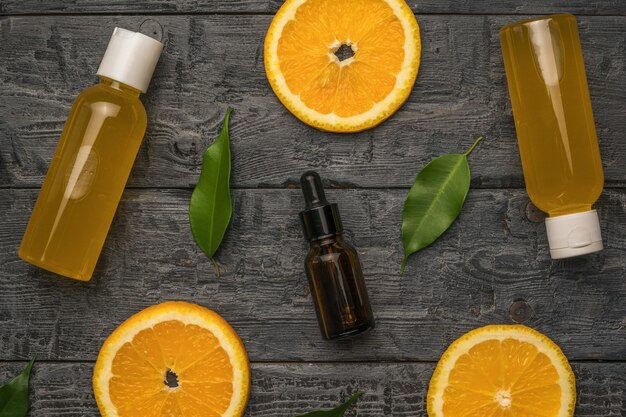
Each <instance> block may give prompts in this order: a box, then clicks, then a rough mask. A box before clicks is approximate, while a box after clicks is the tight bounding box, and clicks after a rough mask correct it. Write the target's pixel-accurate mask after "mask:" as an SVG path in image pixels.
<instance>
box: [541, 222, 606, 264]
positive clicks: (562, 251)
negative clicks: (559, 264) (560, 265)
mask: <svg viewBox="0 0 626 417" xmlns="http://www.w3.org/2000/svg"><path fill="white" fill-rule="evenodd" d="M546 229H547V231H548V243H549V244H550V256H552V259H562V258H571V257H573V256H579V255H586V254H588V253H593V252H598V251H601V250H602V249H603V246H602V234H601V232H600V220H598V212H597V211H595V210H590V211H583V212H582V213H574V214H566V215H563V216H555V217H548V218H547V219H546Z"/></svg>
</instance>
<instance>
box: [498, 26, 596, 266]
mask: <svg viewBox="0 0 626 417" xmlns="http://www.w3.org/2000/svg"><path fill="white" fill-rule="evenodd" d="M500 41H501V45H502V55H503V57H504V67H505V70H506V76H507V80H508V85H509V92H510V95H511V105H512V108H513V116H514V118H515V128H516V131H517V139H518V144H519V150H520V155H521V159H522V167H523V170H524V180H525V182H526V189H527V191H528V194H529V196H530V199H531V200H532V201H533V203H534V204H535V205H536V206H537V207H538V208H539V209H541V210H543V211H544V212H546V213H547V214H548V216H549V217H548V218H547V219H546V228H547V232H548V242H549V244H550V254H551V256H552V258H554V259H559V258H568V257H572V256H578V255H584V254H587V253H592V252H596V251H599V250H602V237H601V235H600V223H599V220H598V214H597V212H596V211H595V210H593V209H592V205H593V204H594V203H595V202H596V200H597V199H598V198H599V197H600V194H601V192H602V188H603V185H604V175H603V172H602V161H601V159H600V150H599V147H598V140H597V137H596V130H595V124H594V120H593V113H592V111H591V101H590V99H589V90H588V87H587V78H586V75H585V66H584V62H583V56H582V51H581V47H580V40H579V38H578V30H577V27H576V19H575V18H574V16H572V15H568V14H564V15H553V16H545V17H541V18H537V19H528V20H523V21H521V22H517V23H513V24H511V25H508V26H505V27H504V28H502V30H501V31H500Z"/></svg>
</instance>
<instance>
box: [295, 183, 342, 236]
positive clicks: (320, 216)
mask: <svg viewBox="0 0 626 417" xmlns="http://www.w3.org/2000/svg"><path fill="white" fill-rule="evenodd" d="M300 184H301V185H302V193H303V194H304V201H305V202H306V205H305V210H304V211H301V212H300V220H301V221H302V230H303V231H304V237H306V239H307V240H309V241H311V240H318V239H322V238H325V237H330V236H332V235H336V234H339V233H341V232H342V230H343V226H342V225H341V218H340V217H339V210H338V209H337V204H334V203H333V204H330V203H329V202H328V201H326V195H325V194H324V187H323V186H322V180H321V178H320V176H319V175H318V173H317V172H314V171H308V172H305V173H304V174H302V177H300Z"/></svg>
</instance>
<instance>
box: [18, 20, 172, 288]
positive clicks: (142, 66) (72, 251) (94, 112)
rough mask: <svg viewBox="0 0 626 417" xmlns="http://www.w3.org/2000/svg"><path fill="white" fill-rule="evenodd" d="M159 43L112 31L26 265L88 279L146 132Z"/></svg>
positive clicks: (52, 170) (53, 177) (24, 247)
mask: <svg viewBox="0 0 626 417" xmlns="http://www.w3.org/2000/svg"><path fill="white" fill-rule="evenodd" d="M162 48H163V44H162V43H160V42H159V41H157V40H154V39H152V38H150V37H148V36H145V35H142V34H140V33H136V32H131V31H128V30H125V29H120V28H116V29H115V31H114V32H113V36H112V37H111V41H110V42H109V46H108V48H107V50H106V53H105V55H104V58H103V60H102V63H101V64H100V67H99V69H98V75H99V76H100V83H99V84H96V85H94V86H92V87H89V88H87V89H86V90H84V91H83V92H82V93H81V94H80V95H79V96H78V97H77V98H76V100H75V101H74V104H73V106H72V109H71V110H70V114H69V116H68V119H67V121H66V123H65V127H64V128H63V133H62V134H61V138H60V140H59V143H58V145H57V149H56V152H55V154H54V157H53V158H52V162H51V163H50V166H49V168H48V173H47V175H46V179H45V180H44V183H43V186H42V188H41V191H40V193H39V197H38V199H37V202H36V203H35V207H34V209H33V212H32V214H31V218H30V221H29V223H28V226H27V227H26V232H25V233H24V238H23V239H22V244H21V246H20V249H19V252H18V254H19V256H20V257H21V258H22V259H24V260H25V261H27V262H29V263H31V264H34V265H37V266H39V267H41V268H44V269H47V270H49V271H52V272H55V273H57V274H60V275H64V276H66V277H70V278H75V279H78V280H83V281H86V280H89V279H90V278H91V276H92V274H93V271H94V268H95V266H96V263H97V261H98V258H99V256H100V252H101V250H102V246H103V244H104V241H105V239H106V236H107V233H108V231H109V227H110V225H111V222H112V220H113V216H114V214H115V211H116V209H117V206H118V203H119V201H120V198H121V196H122V192H123V191H124V187H125V185H126V181H127V180H128V176H129V174H130V171H131V168H132V166H133V162H134V161H135V157H136V156H137V152H138V150H139V146H140V145H141V142H142V139H143V136H144V133H145V130H146V111H145V110H144V107H143V104H142V103H141V101H140V99H139V95H140V94H141V93H142V92H145V91H146V89H147V87H148V84H149V82H150V78H151V77H152V73H153V71H154V68H155V66H156V63H157V61H158V59H159V56H160V54H161V51H162Z"/></svg>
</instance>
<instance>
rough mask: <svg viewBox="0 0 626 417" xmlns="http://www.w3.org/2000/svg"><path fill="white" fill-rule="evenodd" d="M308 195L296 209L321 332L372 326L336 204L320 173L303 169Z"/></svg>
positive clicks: (338, 333) (336, 334)
mask: <svg viewBox="0 0 626 417" xmlns="http://www.w3.org/2000/svg"><path fill="white" fill-rule="evenodd" d="M300 183H301V184H302V192H303V194H304V199H305V201H306V207H305V210H304V211H302V212H300V220H301V221H302V228H303V230H304V236H305V237H306V239H307V240H308V241H309V243H310V245H311V249H310V250H309V253H308V255H307V257H306V262H305V267H306V272H307V275H308V277H309V285H310V286H311V294H312V295H313V303H314V305H315V311H316V312H317V319H318V321H319V325H320V330H321V331H322V336H324V338H325V339H328V340H330V339H337V338H340V337H345V336H354V335H357V334H359V333H362V332H364V331H366V330H369V329H372V328H373V327H374V317H373V315H372V308H371V307H370V302H369V298H368V296H367V289H366V288H365V281H364V280H363V273H362V272H361V263H360V262H359V256H358V254H357V253H356V250H354V248H353V247H352V246H350V245H349V244H348V243H346V242H345V241H344V240H343V239H342V237H341V233H342V231H343V227H342V225H341V219H340V217H339V211H338V209H337V205H336V204H330V203H328V202H327V201H326V196H325V195H324V189H323V187H322V181H321V179H320V176H319V175H318V174H317V173H316V172H312V171H309V172H305V173H304V174H303V175H302V177H301V178H300Z"/></svg>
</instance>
